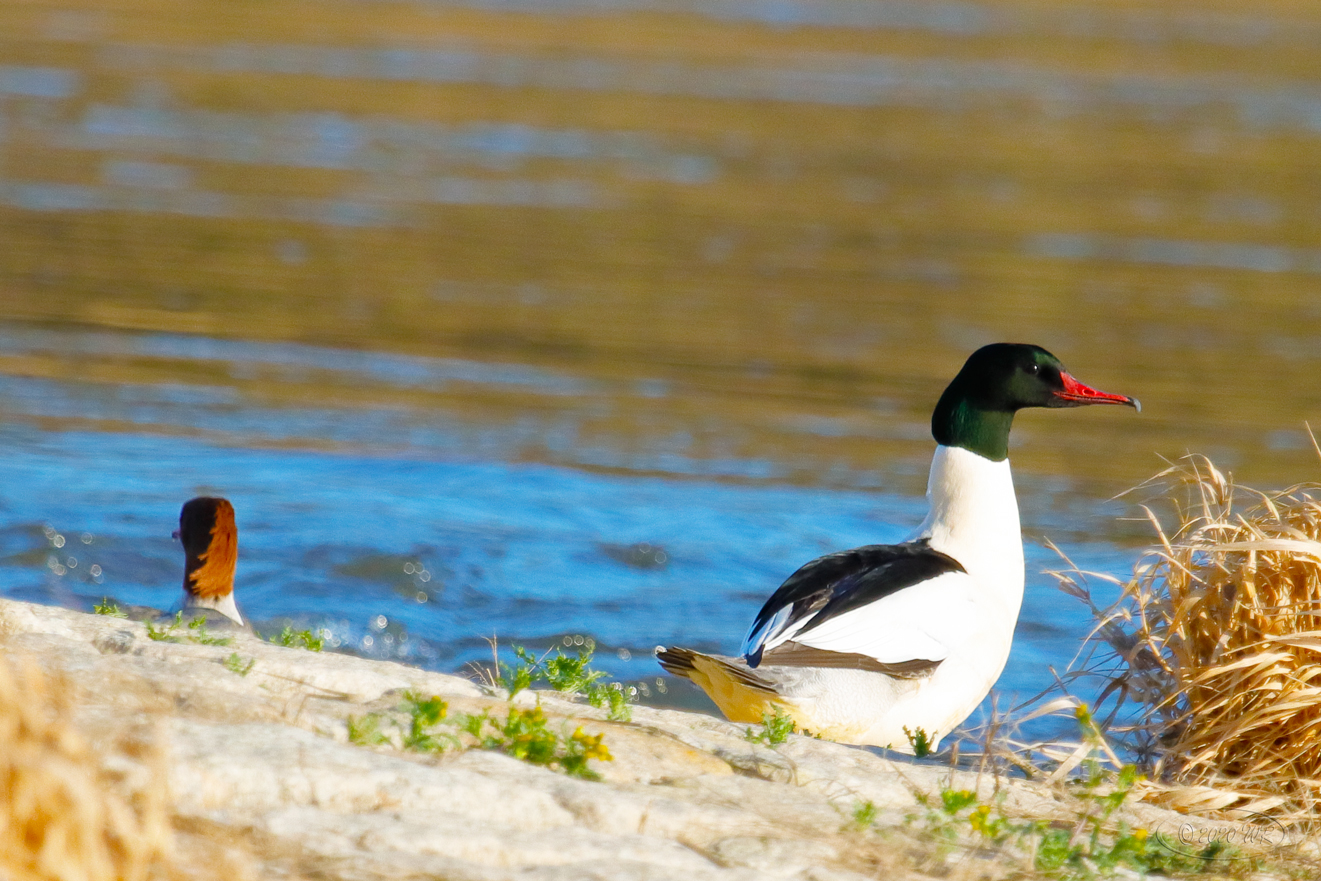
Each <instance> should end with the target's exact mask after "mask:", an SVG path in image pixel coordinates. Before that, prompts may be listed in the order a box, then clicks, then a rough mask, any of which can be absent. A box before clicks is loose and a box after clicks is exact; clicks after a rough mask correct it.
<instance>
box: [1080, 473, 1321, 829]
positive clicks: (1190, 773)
mask: <svg viewBox="0 0 1321 881" xmlns="http://www.w3.org/2000/svg"><path fill="white" fill-rule="evenodd" d="M1143 486H1144V487H1150V488H1155V489H1158V490H1159V491H1160V496H1161V500H1162V502H1163V503H1167V504H1169V505H1171V506H1172V507H1173V518H1174V519H1173V527H1172V528H1167V527H1166V526H1165V525H1164V524H1162V522H1161V521H1160V519H1159V518H1158V517H1157V515H1156V513H1154V511H1153V510H1152V508H1151V507H1150V506H1144V510H1145V511H1146V513H1147V516H1148V518H1149V520H1150V521H1151V524H1152V526H1153V527H1154V529H1155V531H1156V536H1157V539H1158V544H1157V545H1156V546H1155V547H1154V548H1153V549H1152V550H1150V551H1149V552H1148V553H1147V554H1145V555H1144V556H1143V557H1142V558H1141V559H1140V560H1139V561H1138V563H1137V565H1136V566H1135V567H1134V570H1133V577H1132V578H1131V579H1130V580H1129V581H1128V582H1127V583H1125V584H1123V585H1122V586H1123V592H1122V595H1121V598H1120V599H1119V601H1118V602H1117V603H1116V604H1115V605H1113V606H1111V607H1110V608H1108V609H1105V610H1104V611H1102V610H1099V609H1097V606H1096V604H1095V603H1093V602H1092V597H1091V593H1090V590H1089V588H1088V587H1087V582H1086V579H1085V578H1083V577H1081V573H1078V572H1077V570H1076V569H1075V570H1074V571H1073V572H1072V573H1055V574H1056V576H1057V577H1058V578H1059V579H1060V582H1061V587H1062V588H1063V589H1064V590H1065V591H1066V592H1068V593H1070V594H1072V595H1074V596H1076V597H1078V598H1080V599H1082V600H1084V601H1085V602H1088V603H1089V604H1092V608H1093V610H1094V612H1095V613H1096V614H1097V617H1098V620H1099V624H1098V626H1097V627H1096V629H1095V631H1094V632H1093V635H1092V638H1091V639H1090V640H1089V646H1088V647H1089V653H1088V655H1087V656H1086V657H1085V659H1084V664H1083V669H1082V670H1081V671H1079V672H1075V673H1073V674H1071V676H1073V677H1077V676H1087V675H1099V676H1101V677H1103V679H1104V684H1103V687H1102V689H1101V700H1100V701H1098V703H1101V702H1105V701H1113V704H1112V705H1110V706H1108V708H1107V709H1108V711H1109V719H1108V721H1109V722H1110V723H1111V724H1110V726H1109V731H1110V733H1111V734H1112V735H1115V734H1117V735H1118V736H1119V738H1120V740H1121V742H1123V743H1124V744H1125V745H1126V746H1128V747H1129V748H1130V749H1131V750H1132V751H1133V752H1134V754H1135V755H1137V756H1138V758H1139V759H1140V760H1141V762H1142V763H1143V764H1145V765H1146V769H1147V770H1148V772H1149V773H1150V774H1151V775H1152V778H1153V780H1155V781H1165V782H1167V783H1172V784H1177V785H1178V787H1179V788H1178V789H1171V790H1168V791H1167V798H1166V799H1164V800H1165V801H1166V802H1167V803H1169V804H1171V806H1175V807H1179V808H1182V809H1187V810H1196V809H1204V810H1221V809H1227V808H1234V809H1237V810H1243V811H1271V812H1273V813H1275V814H1277V815H1279V816H1284V817H1288V816H1294V817H1297V818H1302V817H1304V816H1307V815H1311V814H1314V810H1313V809H1314V808H1315V807H1317V803H1318V799H1319V798H1321V663H1319V662H1321V486H1318V485H1310V484H1309V485H1299V486H1295V487H1293V488H1291V489H1287V490H1285V491H1283V492H1280V493H1277V494H1273V495H1268V494H1266V493H1261V492H1257V491H1255V490H1249V489H1245V488H1242V487H1236V486H1234V484H1233V482H1232V480H1231V479H1230V477H1227V476H1226V475H1225V474H1223V473H1222V472H1221V471H1219V470H1218V469H1217V468H1216V467H1215V466H1214V465H1213V464H1212V463H1211V462H1210V461H1209V460H1208V459H1206V458H1203V457H1191V456H1190V457H1188V458H1186V459H1184V460H1182V461H1180V462H1179V463H1177V464H1175V465H1174V466H1172V467H1171V468H1169V469H1167V470H1166V471H1164V472H1162V473H1161V474H1159V475H1157V476H1156V477H1155V478H1153V479H1152V480H1151V481H1149V482H1148V483H1147V484H1144V485H1143ZM1068 678H1069V677H1066V680H1067V679H1068Z"/></svg>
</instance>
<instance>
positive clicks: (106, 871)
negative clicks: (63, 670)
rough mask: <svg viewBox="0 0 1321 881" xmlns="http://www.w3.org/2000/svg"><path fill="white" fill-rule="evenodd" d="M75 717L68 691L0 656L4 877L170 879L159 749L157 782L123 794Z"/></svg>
mask: <svg viewBox="0 0 1321 881" xmlns="http://www.w3.org/2000/svg"><path fill="white" fill-rule="evenodd" d="M100 758H101V757H100V756H99V755H98V753H97V752H96V751H95V750H93V748H92V747H91V746H90V745H89V744H88V743H87V741H86V740H85V739H84V738H83V736H82V735H81V734H80V733H79V731H78V730H77V728H76V727H75V725H74V723H73V718H72V708H71V706H70V702H69V700H68V689H67V688H65V687H63V686H62V684H61V683H59V682H52V681H51V680H49V679H47V678H46V677H45V676H43V675H41V674H40V673H39V672H37V671H36V670H35V669H34V668H32V667H28V668H26V669H24V670H23V671H22V673H21V675H20V674H18V673H16V672H15V671H14V670H13V669H12V668H11V666H10V664H9V663H8V662H7V661H6V660H5V659H4V658H3V657H0V877H3V878H5V879H12V881H112V879H113V881H139V879H147V878H154V877H163V876H164V875H165V874H166V867H167V866H168V856H169V848H170V839H171V833H170V826H169V815H168V804H167V793H166V791H165V785H164V782H163V779H164V778H163V768H162V767H160V766H161V756H160V753H159V750H155V749H152V748H150V747H148V748H147V749H146V750H145V753H144V755H142V756H140V757H139V758H143V759H145V760H146V761H147V762H148V764H149V765H152V764H154V765H156V767H155V768H154V769H153V770H155V771H156V773H155V774H153V778H154V783H153V785H149V786H147V787H146V788H145V790H143V791H140V792H136V793H126V792H123V791H122V790H123V787H122V786H120V785H119V781H117V780H116V779H115V778H114V777H113V776H112V775H110V774H108V773H107V772H106V771H105V770H104V769H103V767H102V763H101V761H100Z"/></svg>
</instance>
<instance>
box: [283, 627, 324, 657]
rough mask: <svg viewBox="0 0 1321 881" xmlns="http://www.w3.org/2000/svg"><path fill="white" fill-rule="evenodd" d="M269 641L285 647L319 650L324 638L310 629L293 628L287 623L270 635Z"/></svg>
mask: <svg viewBox="0 0 1321 881" xmlns="http://www.w3.org/2000/svg"><path fill="white" fill-rule="evenodd" d="M271 642H273V643H275V644H276V645H282V646H285V647H286V648H304V649H307V650H308V651H312V652H319V651H321V648H322V646H323V645H325V640H324V639H322V638H321V637H320V636H317V635H316V634H315V633H313V632H312V631H311V630H294V629H293V628H292V627H290V626H289V625H288V624H286V625H284V629H283V630H281V631H280V632H279V633H277V634H274V635H273V636H272V637H271Z"/></svg>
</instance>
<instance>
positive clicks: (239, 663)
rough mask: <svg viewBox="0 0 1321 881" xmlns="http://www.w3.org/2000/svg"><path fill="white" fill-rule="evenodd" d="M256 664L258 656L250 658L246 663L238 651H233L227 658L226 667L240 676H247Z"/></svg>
mask: <svg viewBox="0 0 1321 881" xmlns="http://www.w3.org/2000/svg"><path fill="white" fill-rule="evenodd" d="M256 665H257V659H256V658H250V659H249V660H248V662H247V663H246V664H245V663H243V659H242V658H240V657H239V653H238V652H232V653H231V654H230V656H229V657H228V658H225V669H226V670H228V671H229V672H231V673H237V674H238V675H240V676H247V675H248V674H249V673H251V672H252V668H253V667H255V666H256Z"/></svg>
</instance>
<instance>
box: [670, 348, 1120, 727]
mask: <svg viewBox="0 0 1321 881" xmlns="http://www.w3.org/2000/svg"><path fill="white" fill-rule="evenodd" d="M1085 404H1124V405H1127V406H1130V407H1133V408H1134V409H1140V408H1139V405H1138V402H1137V400H1136V399H1135V398H1129V397H1125V396H1124V395H1112V394H1109V393H1107V392H1100V391H1097V390H1096V389H1093V388H1089V387H1088V386H1085V385H1083V384H1082V383H1081V382H1079V381H1078V380H1076V379H1074V378H1073V377H1072V376H1070V375H1069V374H1068V373H1067V372H1066V371H1065V370H1064V366H1063V365H1062V364H1060V362H1059V359H1058V358H1056V357H1055V356H1054V355H1052V354H1051V353H1050V352H1047V351H1046V350H1045V349H1043V348H1041V347H1040V346H1029V345H1022V344H1019V343H996V344H995V345H991V346H985V347H983V348H981V349H978V350H977V351H976V352H973V353H972V355H971V356H970V357H969V358H968V360H967V362H966V363H965V364H964V365H963V369H962V370H960V371H959V372H958V375H956V376H955V377H954V379H953V380H952V381H951V382H950V384H949V386H948V387H947V388H946V389H945V392H944V394H942V395H941V396H940V401H939V402H938V403H937V404H936V409H935V411H934V412H933V413H932V415H931V433H932V434H933V435H934V436H935V439H936V442H937V443H938V444H939V446H937V448H936V454H935V456H934V457H932V460H931V473H930V476H929V478H928V480H927V501H928V503H929V505H930V510H929V512H928V513H927V517H926V520H924V521H923V522H922V525H921V526H919V527H918V529H917V531H916V532H915V533H914V534H913V537H912V538H911V539H909V540H908V541H906V542H903V543H900V544H894V545H866V546H864V547H860V548H854V549H852V550H845V551H839V552H837V553H834V554H829V555H827V556H824V557H820V558H819V559H816V560H813V561H811V562H810V563H807V564H806V565H804V566H802V567H801V568H800V569H799V570H798V571H797V572H795V573H794V574H793V575H791V576H789V578H788V579H787V580H786V581H785V582H784V583H783V584H781V585H780V587H779V589H778V590H776V591H775V593H774V594H772V595H771V597H770V599H768V600H767V601H766V603H765V605H763V606H762V608H761V611H760V612H758V613H757V616H756V617H755V618H754V619H753V622H752V627H751V628H750V629H749V630H748V633H747V636H746V637H745V638H744V640H743V647H742V649H741V650H740V656H739V657H726V656H721V655H708V654H704V653H702V652H695V651H693V650H691V649H685V648H670V649H661V650H659V651H658V653H657V659H658V660H659V661H660V664H661V666H662V667H664V668H665V669H666V670H667V671H669V672H671V673H674V674H675V675H678V676H682V677H684V678H686V679H690V680H692V681H693V682H695V683H696V684H697V685H699V686H700V687H701V688H702V690H703V691H705V692H706V693H707V694H708V695H709V696H710V697H711V699H712V700H713V701H715V703H716V705H717V706H719V707H720V709H721V711H723V712H724V714H725V715H726V716H727V717H729V719H731V720H732V721H735V722H758V721H761V719H762V718H763V716H764V714H766V713H769V712H774V711H777V710H779V711H784V712H787V713H788V714H789V715H790V716H791V717H793V720H794V722H795V723H796V724H797V725H798V726H799V727H800V728H802V729H804V730H806V731H811V732H813V733H815V734H818V735H821V736H823V737H829V738H832V739H834V740H840V741H844V742H846V743H866V744H874V745H876V746H886V747H891V748H893V749H897V750H900V751H902V752H913V751H914V750H915V748H916V746H917V743H918V742H919V741H921V742H924V743H925V744H926V745H927V746H929V747H930V748H932V749H935V748H936V747H937V746H939V744H940V740H941V738H942V737H944V736H945V735H947V734H948V733H949V732H950V731H951V730H952V729H953V728H954V727H955V726H956V725H958V724H959V723H961V722H962V721H963V720H964V719H966V718H967V716H968V714H969V713H971V712H972V710H973V709H974V708H975V707H976V706H977V704H978V703H980V702H981V700H982V698H984V697H986V694H987V692H989V691H990V689H991V686H992V685H994V684H995V681H996V679H997V678H998V677H999V676H1000V671H1001V670H1003V669H1004V665H1005V661H1006V660H1008V658H1009V649H1010V646H1011V644H1012V642H1013V637H1014V625H1015V623H1016V622H1017V621H1018V610H1019V607H1020V605H1021V604H1022V600H1023V569H1024V567H1023V536H1022V532H1021V531H1020V529H1019V521H1018V501H1017V499H1016V498H1015V496H1014V484H1013V478H1012V476H1011V475H1010V471H1009V461H1008V456H1009V429H1010V427H1011V426H1012V425H1013V421H1014V414H1015V413H1016V412H1018V411H1019V410H1021V409H1023V408H1024V407H1080V406H1083V405H1085Z"/></svg>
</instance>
